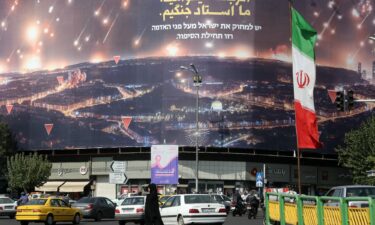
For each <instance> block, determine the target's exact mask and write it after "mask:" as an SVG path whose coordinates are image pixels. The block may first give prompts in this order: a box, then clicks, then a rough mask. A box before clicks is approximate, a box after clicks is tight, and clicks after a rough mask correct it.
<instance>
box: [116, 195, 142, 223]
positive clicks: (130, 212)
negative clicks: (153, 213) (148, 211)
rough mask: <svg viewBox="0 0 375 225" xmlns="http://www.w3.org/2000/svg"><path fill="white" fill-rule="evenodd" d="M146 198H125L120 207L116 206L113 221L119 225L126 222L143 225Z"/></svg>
mask: <svg viewBox="0 0 375 225" xmlns="http://www.w3.org/2000/svg"><path fill="white" fill-rule="evenodd" d="M145 204H146V196H133V197H127V198H125V199H124V200H123V201H122V203H121V205H118V206H116V210H115V219H116V220H118V223H119V225H125V224H126V223H127V222H133V223H139V224H141V225H143V224H144V223H145V222H144V219H145Z"/></svg>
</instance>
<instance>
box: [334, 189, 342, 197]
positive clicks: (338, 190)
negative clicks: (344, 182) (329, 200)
mask: <svg viewBox="0 0 375 225" xmlns="http://www.w3.org/2000/svg"><path fill="white" fill-rule="evenodd" d="M341 193H342V189H336V190H335V191H334V192H333V195H332V196H333V197H342V195H341Z"/></svg>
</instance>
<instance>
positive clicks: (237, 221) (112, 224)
mask: <svg viewBox="0 0 375 225" xmlns="http://www.w3.org/2000/svg"><path fill="white" fill-rule="evenodd" d="M262 218H263V215H262V213H261V212H259V214H258V217H257V219H255V220H254V219H251V220H249V219H248V218H247V215H244V216H241V217H239V216H236V217H233V216H231V215H229V216H228V217H227V219H226V221H225V223H224V225H262V224H263V222H262V221H263V219H262ZM34 224H41V223H30V225H34ZM57 224H61V225H64V224H65V225H68V224H69V225H71V224H72V223H57ZM81 224H82V225H118V222H117V221H115V220H102V221H100V222H95V221H93V220H86V219H84V220H82V221H81ZM0 225H19V222H17V221H16V220H15V219H9V218H7V217H1V216H0ZM127 225H134V223H127ZM176 225H177V223H176Z"/></svg>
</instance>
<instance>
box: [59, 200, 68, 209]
mask: <svg viewBox="0 0 375 225" xmlns="http://www.w3.org/2000/svg"><path fill="white" fill-rule="evenodd" d="M59 203H60V205H61V207H69V205H68V204H67V203H66V202H65V201H63V200H59Z"/></svg>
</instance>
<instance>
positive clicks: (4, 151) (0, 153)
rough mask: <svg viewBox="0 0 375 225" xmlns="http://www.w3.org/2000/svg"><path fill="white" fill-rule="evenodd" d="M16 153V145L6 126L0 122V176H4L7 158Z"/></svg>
mask: <svg viewBox="0 0 375 225" xmlns="http://www.w3.org/2000/svg"><path fill="white" fill-rule="evenodd" d="M16 151H17V144H16V141H15V139H14V137H13V135H12V133H11V131H10V129H9V127H8V125H7V124H6V123H2V122H0V176H1V175H3V174H4V175H5V169H6V159H7V157H8V156H11V155H13V154H14V153H16Z"/></svg>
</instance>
